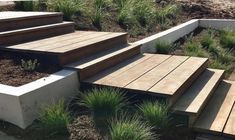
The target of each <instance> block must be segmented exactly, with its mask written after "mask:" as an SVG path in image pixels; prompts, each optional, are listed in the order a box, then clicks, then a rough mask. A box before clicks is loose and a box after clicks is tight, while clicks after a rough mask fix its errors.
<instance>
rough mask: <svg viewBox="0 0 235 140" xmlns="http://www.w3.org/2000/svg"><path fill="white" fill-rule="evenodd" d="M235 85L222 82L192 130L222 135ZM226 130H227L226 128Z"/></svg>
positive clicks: (232, 102)
mask: <svg viewBox="0 0 235 140" xmlns="http://www.w3.org/2000/svg"><path fill="white" fill-rule="evenodd" d="M234 85H235V83H234V82H231V81H225V80H224V81H222V82H221V84H220V85H219V87H218V89H217V90H216V91H215V93H214V94H213V96H212V98H211V100H210V101H209V103H208V104H207V106H206V107H205V109H204V110H203V112H202V114H201V115H200V116H199V118H198V119H197V121H196V123H195V125H194V126H193V128H194V129H195V130H197V131H203V132H208V133H216V134H218V133H222V131H223V129H224V126H225V124H226V121H227V119H228V117H229V114H230V111H231V109H232V107H233V104H234V100H235V86H234ZM227 129H228V128H227Z"/></svg>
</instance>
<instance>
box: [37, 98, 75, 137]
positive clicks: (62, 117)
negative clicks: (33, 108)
mask: <svg viewBox="0 0 235 140" xmlns="http://www.w3.org/2000/svg"><path fill="white" fill-rule="evenodd" d="M70 120H71V117H70V115H69V112H68V110H67V107H66V106H65V103H64V100H60V101H58V102H55V103H52V104H51V105H47V106H45V107H44V108H42V111H41V112H40V114H39V122H40V128H42V129H43V130H44V131H45V132H46V133H59V134H66V133H68V129H67V126H68V124H69V122H70Z"/></svg>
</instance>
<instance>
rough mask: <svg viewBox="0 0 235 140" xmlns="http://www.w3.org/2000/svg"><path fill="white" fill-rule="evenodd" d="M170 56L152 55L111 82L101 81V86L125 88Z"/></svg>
mask: <svg viewBox="0 0 235 140" xmlns="http://www.w3.org/2000/svg"><path fill="white" fill-rule="evenodd" d="M170 57H171V55H154V56H152V57H150V58H149V59H147V60H145V61H143V62H141V63H139V64H137V65H135V66H134V67H132V68H130V69H128V70H127V71H125V72H123V73H122V74H120V75H117V76H116V77H114V78H113V79H111V80H107V81H103V83H101V84H102V85H110V86H114V87H125V86H126V85H128V84H129V83H131V82H132V81H134V80H136V79H137V78H139V77H140V76H142V75H143V74H145V73H147V72H148V71H150V70H152V69H153V68H155V67H156V66H158V65H159V64H161V63H162V62H164V61H165V60H167V59H168V58H170Z"/></svg>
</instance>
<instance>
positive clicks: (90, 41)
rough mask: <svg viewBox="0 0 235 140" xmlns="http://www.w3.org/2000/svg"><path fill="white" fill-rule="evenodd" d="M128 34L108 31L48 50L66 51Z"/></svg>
mask: <svg viewBox="0 0 235 140" xmlns="http://www.w3.org/2000/svg"><path fill="white" fill-rule="evenodd" d="M123 35H126V33H108V34H105V35H98V36H97V37H93V38H89V39H86V40H84V41H81V42H77V43H73V44H69V45H65V46H62V47H59V48H58V47H55V48H52V49H50V50H47V51H49V52H58V53H64V52H68V51H71V50H74V49H77V48H82V47H86V46H89V45H92V44H95V43H102V42H103V41H107V40H109V39H112V38H115V37H120V36H123Z"/></svg>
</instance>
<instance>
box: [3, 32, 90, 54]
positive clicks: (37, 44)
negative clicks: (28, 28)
mask: <svg viewBox="0 0 235 140" xmlns="http://www.w3.org/2000/svg"><path fill="white" fill-rule="evenodd" d="M89 34H92V32H74V33H70V34H65V35H60V36H56V37H50V38H46V39H41V40H37V41H33V42H28V43H23V44H19V45H13V46H9V47H7V48H12V49H25V50H26V49H31V48H37V47H42V46H43V47H45V46H49V45H51V44H54V43H58V42H64V41H66V40H68V39H73V38H77V37H81V36H84V35H89Z"/></svg>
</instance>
